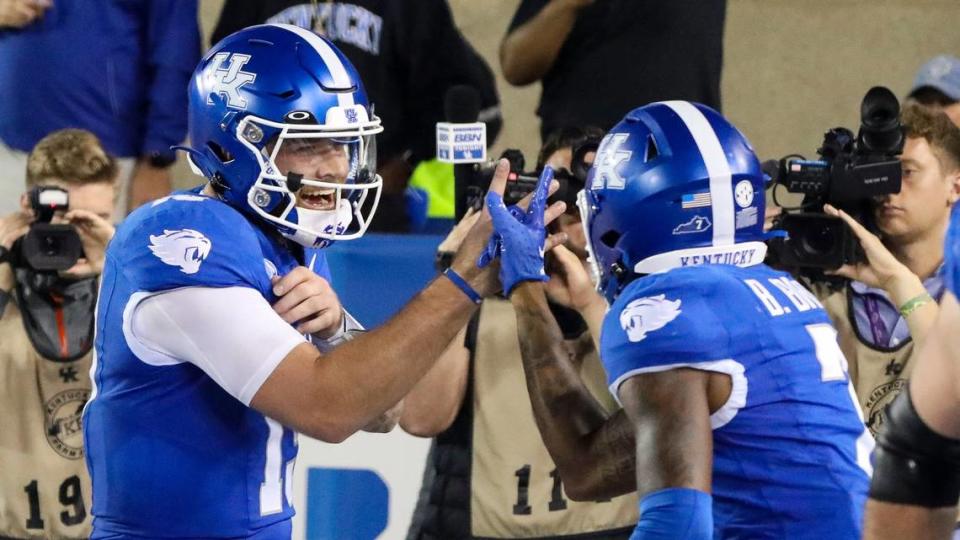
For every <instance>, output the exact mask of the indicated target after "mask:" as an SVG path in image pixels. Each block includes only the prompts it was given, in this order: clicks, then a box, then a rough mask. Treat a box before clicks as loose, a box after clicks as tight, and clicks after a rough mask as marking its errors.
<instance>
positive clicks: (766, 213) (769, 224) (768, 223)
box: [763, 203, 783, 232]
mask: <svg viewBox="0 0 960 540" xmlns="http://www.w3.org/2000/svg"><path fill="white" fill-rule="evenodd" d="M781 214H783V208H781V207H779V206H777V205H775V204H773V203H770V204H768V205H767V206H766V207H765V208H764V210H763V232H769V231H770V229H772V228H773V221H774V220H775V219H777V218H778V217H780V215H781Z"/></svg>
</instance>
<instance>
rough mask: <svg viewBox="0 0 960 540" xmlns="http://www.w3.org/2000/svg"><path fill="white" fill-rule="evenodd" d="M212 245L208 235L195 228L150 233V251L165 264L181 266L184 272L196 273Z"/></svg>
mask: <svg viewBox="0 0 960 540" xmlns="http://www.w3.org/2000/svg"><path fill="white" fill-rule="evenodd" d="M212 247H213V244H212V243H211V242H210V240H209V239H208V238H207V237H206V236H204V235H203V234H202V233H200V232H199V231H195V230H193V229H180V230H176V231H168V230H164V231H163V234H159V235H156V236H154V235H152V234H151V235H150V251H152V252H153V254H154V255H156V256H157V258H159V259H160V260H161V261H163V262H164V263H165V264H169V265H170V266H178V267H180V271H181V272H183V273H184V274H196V273H197V272H198V271H199V270H200V263H202V262H203V261H204V259H206V258H207V256H208V255H210V248H212Z"/></svg>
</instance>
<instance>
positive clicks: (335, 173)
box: [270, 138, 350, 210]
mask: <svg viewBox="0 0 960 540" xmlns="http://www.w3.org/2000/svg"><path fill="white" fill-rule="evenodd" d="M270 150H271V152H272V149H270ZM347 154H348V150H347V145H346V144H342V143H338V142H335V141H332V140H330V139H320V138H302V139H284V140H283V142H282V143H281V144H280V149H279V150H278V151H277V155H276V158H275V159H274V162H275V164H276V166H277V169H279V172H280V174H282V175H284V176H286V175H287V174H288V173H291V172H294V173H298V174H302V175H303V177H304V178H305V179H308V180H320V181H322V182H330V183H336V184H343V183H344V182H346V180H347V174H348V173H349V172H350V160H349V158H348V155H347ZM296 196H297V206H298V207H301V208H307V209H310V210H333V209H335V208H336V204H337V194H336V190H334V189H333V188H320V187H316V186H307V185H305V186H303V187H301V188H300V190H299V191H297V193H296Z"/></svg>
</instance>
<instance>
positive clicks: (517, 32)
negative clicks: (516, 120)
mask: <svg viewBox="0 0 960 540" xmlns="http://www.w3.org/2000/svg"><path fill="white" fill-rule="evenodd" d="M577 11H578V10H577V8H573V7H569V6H567V5H565V3H564V2H550V3H548V4H547V5H546V6H544V8H543V9H542V10H540V12H539V13H537V14H536V15H535V16H534V17H533V18H532V19H530V20H529V21H527V22H525V23H524V24H522V25H520V26H518V27H517V28H515V29H514V30H513V31H512V32H510V33H509V34H507V36H506V37H505V38H504V39H503V42H502V43H501V44H500V67H501V69H502V70H503V75H504V78H506V79H507V82H509V83H510V84H513V85H515V86H523V85H527V84H530V83H533V82H535V81H538V80H540V79H541V78H542V77H543V76H544V75H545V74H546V73H547V72H548V71H550V68H551V67H553V64H554V62H556V60H557V55H559V54H560V49H561V48H562V47H563V42H564V41H566V39H567V36H568V35H570V31H571V30H572V29H573V24H574V23H575V22H576V20H577Z"/></svg>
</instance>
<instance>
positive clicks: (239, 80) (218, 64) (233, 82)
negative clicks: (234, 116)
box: [207, 52, 257, 109]
mask: <svg viewBox="0 0 960 540" xmlns="http://www.w3.org/2000/svg"><path fill="white" fill-rule="evenodd" d="M228 58H229V60H228ZM249 61H250V55H249V54H239V53H228V52H222V53H217V54H216V56H214V57H213V62H212V63H211V64H210V66H211V67H212V69H208V71H207V77H209V78H210V79H212V80H211V81H210V90H211V92H212V93H216V94H219V95H221V96H223V97H224V99H226V100H227V107H233V108H235V109H246V108H247V100H246V99H244V98H243V96H241V95H240V88H242V87H243V85H245V84H249V83H252V82H253V81H255V80H256V79H257V74H256V73H251V72H249V71H242V69H243V65H244V64H246V63H247V62H249ZM207 103H210V104H212V103H213V100H212V99H211V98H210V97H209V96H208V97H207Z"/></svg>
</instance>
